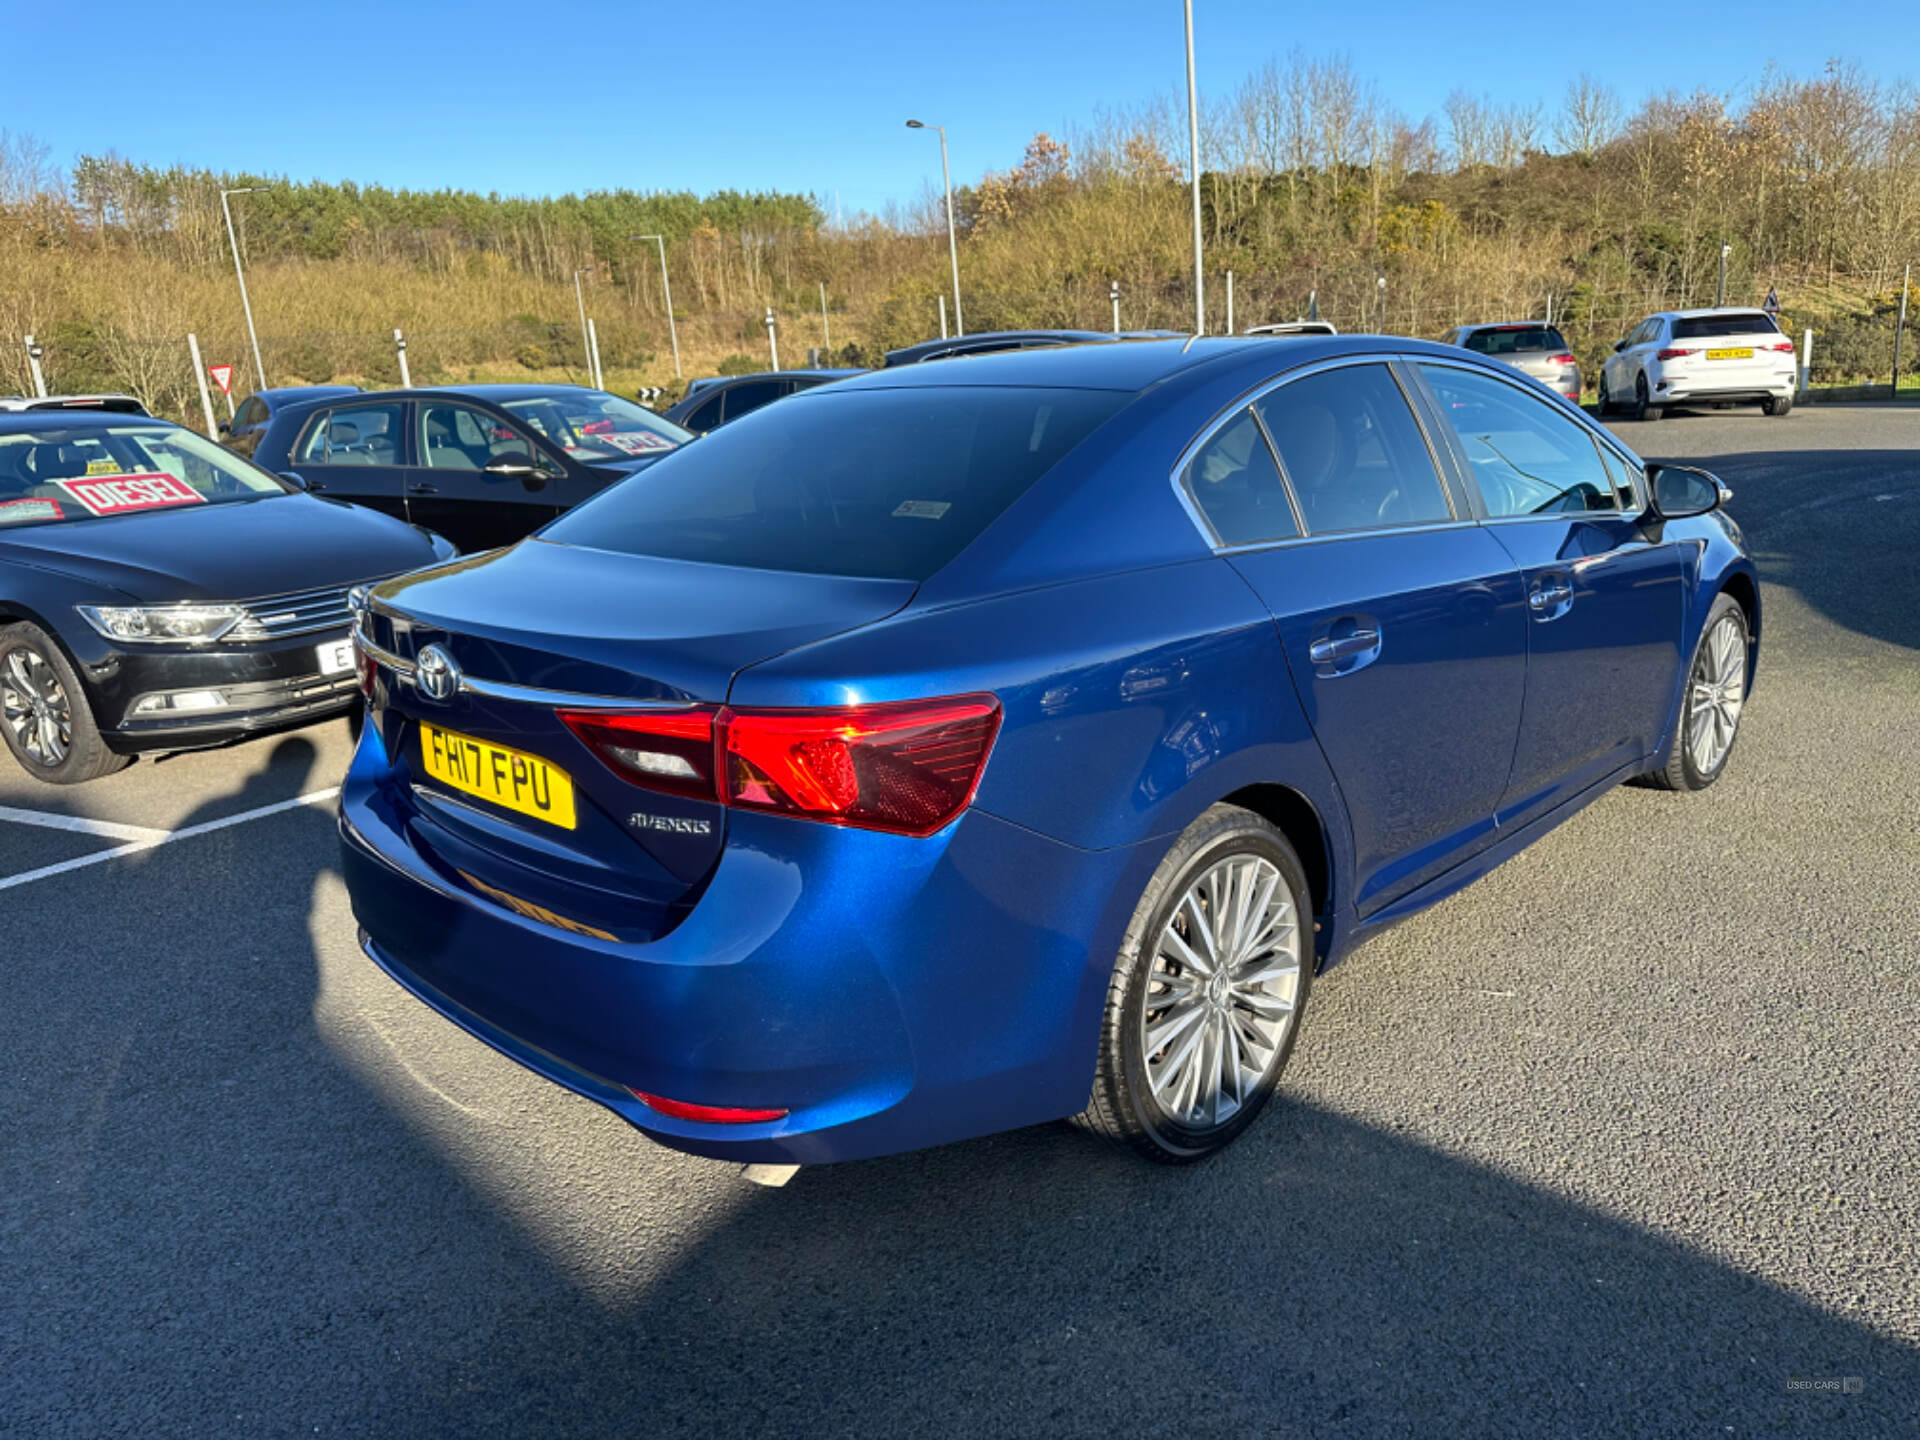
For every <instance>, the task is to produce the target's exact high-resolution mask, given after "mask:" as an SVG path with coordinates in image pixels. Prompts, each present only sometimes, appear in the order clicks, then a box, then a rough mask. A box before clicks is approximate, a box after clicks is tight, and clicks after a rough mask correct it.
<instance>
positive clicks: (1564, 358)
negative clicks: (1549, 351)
mask: <svg viewBox="0 0 1920 1440" xmlns="http://www.w3.org/2000/svg"><path fill="white" fill-rule="evenodd" d="M1547 363H1548V364H1549V365H1572V364H1575V363H1576V362H1575V360H1574V358H1573V357H1572V356H1571V355H1555V356H1553V357H1551V358H1550V359H1549V360H1548V361H1547Z"/></svg>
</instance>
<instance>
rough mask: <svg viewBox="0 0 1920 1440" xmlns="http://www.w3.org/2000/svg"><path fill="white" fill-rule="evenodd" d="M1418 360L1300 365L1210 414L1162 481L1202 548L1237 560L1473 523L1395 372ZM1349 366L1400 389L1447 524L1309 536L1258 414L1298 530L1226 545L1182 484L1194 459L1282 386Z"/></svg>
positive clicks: (1392, 355) (1337, 359) (1375, 355)
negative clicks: (1373, 368) (1379, 372)
mask: <svg viewBox="0 0 1920 1440" xmlns="http://www.w3.org/2000/svg"><path fill="white" fill-rule="evenodd" d="M1421 358H1422V357H1420V356H1417V355H1409V354H1407V353H1405V352H1403V351H1386V350H1383V351H1368V352H1365V353H1361V354H1354V355H1335V356H1330V357H1329V358H1327V359H1325V360H1316V361H1314V362H1313V363H1312V364H1310V365H1302V366H1299V367H1298V368H1296V369H1293V370H1289V371H1287V372H1286V373H1285V374H1282V375H1276V376H1273V377H1271V378H1269V379H1266V380H1263V381H1261V382H1260V383H1259V384H1258V385H1255V386H1253V387H1252V388H1251V389H1249V390H1245V391H1243V392H1241V394H1240V395H1238V396H1237V397H1235V399H1233V400H1232V401H1231V402H1230V403H1228V404H1227V405H1226V406H1224V407H1223V408H1222V409H1221V411H1220V413H1219V414H1217V415H1215V416H1214V417H1213V419H1211V420H1209V421H1208V422H1207V423H1206V424H1205V425H1204V426H1202V427H1201V429H1200V433H1199V434H1198V435H1196V436H1195V437H1194V438H1193V439H1192V440H1189V441H1188V442H1187V444H1186V447H1185V448H1184V449H1182V450H1181V452H1180V454H1179V456H1178V457H1177V458H1176V459H1175V460H1174V462H1173V470H1172V472H1171V473H1170V474H1169V475H1168V477H1167V478H1168V482H1169V483H1170V484H1171V485H1172V486H1173V495H1174V499H1176V500H1178V501H1179V502H1180V508H1181V509H1183V510H1185V511H1186V512H1187V518H1188V519H1189V520H1191V521H1192V522H1193V527H1194V529H1196V530H1198V531H1199V532H1200V538H1201V539H1202V540H1204V541H1205V542H1206V543H1207V546H1208V548H1209V549H1211V550H1212V551H1213V553H1214V554H1216V555H1226V554H1234V555H1240V554H1244V553H1246V552H1247V551H1250V550H1271V549H1273V548H1275V547H1276V546H1282V545H1302V544H1307V543H1310V542H1313V541H1327V540H1350V539H1353V538H1354V537H1355V536H1360V535H1402V534H1405V533H1407V532H1408V531H1412V530H1450V529H1458V528H1460V527H1462V526H1466V525H1472V524H1474V523H1476V522H1475V520H1474V518H1473V517H1472V516H1470V515H1469V516H1465V517H1462V516H1461V514H1460V507H1459V505H1458V504H1457V503H1456V501H1457V499H1458V498H1461V497H1456V496H1455V495H1454V493H1453V486H1452V485H1450V484H1448V483H1447V470H1446V467H1445V466H1444V465H1443V464H1442V463H1441V459H1440V454H1439V452H1438V451H1437V450H1436V449H1435V447H1434V442H1433V436H1432V434H1430V433H1429V431H1428V429H1427V422H1426V418H1425V416H1423V415H1422V414H1421V407H1420V406H1419V405H1418V404H1416V403H1415V401H1414V398H1413V396H1411V395H1409V394H1408V393H1407V387H1406V382H1405V381H1403V380H1402V379H1401V378H1400V376H1399V375H1397V374H1395V373H1394V367H1395V365H1396V364H1405V363H1409V362H1413V361H1417V360H1419V359H1421ZM1353 365H1379V366H1382V367H1384V368H1385V370H1386V372H1387V374H1388V375H1389V376H1391V377H1392V379H1393V383H1394V384H1395V386H1397V387H1398V388H1399V390H1400V398H1401V400H1402V401H1403V402H1405V404H1406V407H1407V410H1408V411H1409V413H1410V414H1411V415H1412V417H1413V423H1414V426H1415V428H1416V429H1418V430H1419V432H1420V438H1421V439H1422V440H1423V441H1424V442H1425V443H1426V447H1427V458H1428V460H1429V461H1431V462H1432V465H1433V474H1434V479H1435V480H1436V481H1437V482H1438V483H1439V486H1440V494H1441V496H1442V497H1443V498H1444V499H1445V500H1446V502H1447V513H1448V514H1449V515H1450V516H1452V517H1453V518H1452V519H1450V520H1437V521H1433V522H1430V523H1428V524H1423V525H1382V526H1379V527H1378V528H1370V529H1366V530H1328V531H1323V532H1321V533H1318V534H1314V533H1312V532H1310V531H1309V530H1308V529H1307V527H1306V525H1305V524H1303V523H1302V521H1303V519H1304V516H1303V515H1302V514H1301V511H1300V498H1299V497H1298V496H1297V495H1295V494H1294V493H1293V481H1292V480H1291V479H1290V478H1289V477H1288V475H1287V465H1286V461H1285V460H1283V459H1282V458H1281V456H1280V448H1279V447H1278V446H1277V445H1275V444H1273V441H1272V437H1271V436H1270V435H1269V434H1268V433H1267V422H1266V421H1265V419H1263V418H1262V417H1261V415H1260V412H1259V411H1257V410H1255V411H1253V417H1254V423H1255V424H1256V425H1258V427H1259V429H1260V434H1261V437H1262V438H1263V439H1265V440H1266V441H1267V449H1268V450H1269V452H1270V453H1271V454H1272V456H1273V466H1274V469H1276V470H1277V471H1279V472H1280V484H1281V487H1282V488H1283V489H1285V491H1286V492H1287V503H1288V505H1289V506H1290V507H1292V510H1293V518H1294V523H1295V524H1296V525H1298V526H1299V527H1300V533H1299V534H1298V535H1289V536H1285V537H1283V538H1281V539H1278V540H1250V541H1248V542H1246V543H1245V544H1241V545H1228V544H1226V543H1225V542H1224V541H1223V540H1222V539H1221V538H1220V533H1219V531H1217V530H1215V529H1214V528H1213V523H1212V522H1211V521H1209V520H1208V519H1207V516H1206V511H1204V510H1203V509H1201V507H1200V502H1199V501H1198V500H1197V499H1196V498H1195V497H1194V494H1193V491H1192V489H1191V487H1190V486H1189V485H1188V484H1187V472H1188V469H1189V467H1191V466H1192V464H1193V462H1194V460H1195V458H1196V457H1197V456H1198V455H1199V453H1200V451H1201V450H1203V449H1205V448H1206V446H1207V444H1208V442H1209V441H1211V440H1212V439H1213V437H1214V436H1215V435H1217V434H1219V433H1220V431H1222V430H1223V429H1225V428H1226V427H1227V426H1228V425H1229V424H1230V423H1232V421H1233V420H1234V419H1236V418H1237V417H1238V416H1239V414H1240V412H1241V411H1242V410H1248V409H1251V408H1252V407H1253V406H1255V405H1257V404H1259V403H1260V401H1262V400H1264V399H1265V398H1266V397H1267V396H1269V395H1271V394H1272V393H1273V392H1274V391H1276V390H1278V389H1279V388H1280V387H1281V386H1283V385H1290V384H1292V383H1293V382H1294V381H1295V380H1304V379H1306V378H1307V377H1308V376H1310V375H1318V374H1321V373H1323V372H1324V371H1328V370H1340V369H1345V368H1347V367H1349V366H1353ZM1461 368H1462V369H1468V370H1477V369H1480V368H1481V367H1480V366H1477V365H1473V364H1466V365H1463V366H1461Z"/></svg>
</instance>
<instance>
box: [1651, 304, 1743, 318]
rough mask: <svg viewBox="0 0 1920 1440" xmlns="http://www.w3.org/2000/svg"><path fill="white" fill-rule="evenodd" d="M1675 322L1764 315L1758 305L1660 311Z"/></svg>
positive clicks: (1713, 306)
mask: <svg viewBox="0 0 1920 1440" xmlns="http://www.w3.org/2000/svg"><path fill="white" fill-rule="evenodd" d="M1659 313H1660V314H1662V315H1668V316H1671V317H1672V318H1673V319H1675V320H1702V319H1707V318H1710V317H1712V316H1715V315H1765V314H1766V313H1767V312H1766V311H1764V310H1762V309H1761V308H1760V307H1759V306H1758V305H1708V306H1705V307H1704V308H1702V309H1699V310H1662V311H1660V312H1659Z"/></svg>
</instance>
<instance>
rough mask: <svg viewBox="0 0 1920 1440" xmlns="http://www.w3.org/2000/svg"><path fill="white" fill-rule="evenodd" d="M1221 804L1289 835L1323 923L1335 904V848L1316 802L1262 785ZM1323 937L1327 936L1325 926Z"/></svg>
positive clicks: (1286, 788)
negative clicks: (1316, 807)
mask: <svg viewBox="0 0 1920 1440" xmlns="http://www.w3.org/2000/svg"><path fill="white" fill-rule="evenodd" d="M1220 803H1221V804H1223V805H1237V806H1239V807H1240V808H1241V809H1242V810H1251V811H1252V812H1253V813H1254V814H1256V815H1258V816H1259V817H1260V818H1261V819H1263V820H1265V821H1266V822H1267V823H1268V824H1270V825H1272V826H1273V827H1274V828H1275V829H1276V830H1278V831H1279V832H1280V833H1281V834H1282V835H1284V836H1286V838H1287V843H1288V844H1289V845H1291V846H1293V851H1294V854H1296V855H1298V856H1299V857H1300V868H1301V869H1302V870H1304V871H1305V872H1306V879H1307V891H1308V894H1309V895H1311V896H1312V898H1313V913H1314V915H1315V916H1316V917H1318V918H1320V919H1322V920H1324V919H1325V918H1326V915H1327V913H1328V911H1329V910H1330V909H1331V908H1332V905H1333V861H1332V853H1333V847H1332V845H1331V843H1330V839H1329V836H1328V834H1327V827H1326V822H1325V821H1324V820H1322V819H1321V818H1320V812H1319V811H1318V810H1316V809H1315V808H1314V805H1313V802H1312V801H1311V800H1309V799H1307V797H1306V796H1305V795H1302V794H1301V793H1300V792H1299V791H1298V790H1295V789H1293V788H1292V787H1291V786H1288V785H1279V784H1262V785H1248V786H1244V787H1243V788H1241V789H1239V790H1236V791H1234V792H1233V793H1232V794H1231V795H1223V796H1221V797H1220ZM1321 934H1322V935H1323V936H1324V935H1325V934H1326V930H1325V928H1324V927H1321ZM1316 948H1318V947H1316Z"/></svg>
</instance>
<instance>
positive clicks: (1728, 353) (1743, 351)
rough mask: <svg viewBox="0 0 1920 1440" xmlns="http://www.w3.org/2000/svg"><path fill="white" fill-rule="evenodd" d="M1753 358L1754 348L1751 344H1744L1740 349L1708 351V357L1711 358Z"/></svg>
mask: <svg viewBox="0 0 1920 1440" xmlns="http://www.w3.org/2000/svg"><path fill="white" fill-rule="evenodd" d="M1752 358H1753V349H1752V347H1751V346H1742V347H1741V348H1740V349H1738V350H1709V351H1707V359H1709V360H1751V359H1752Z"/></svg>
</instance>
